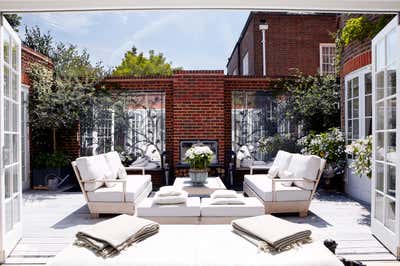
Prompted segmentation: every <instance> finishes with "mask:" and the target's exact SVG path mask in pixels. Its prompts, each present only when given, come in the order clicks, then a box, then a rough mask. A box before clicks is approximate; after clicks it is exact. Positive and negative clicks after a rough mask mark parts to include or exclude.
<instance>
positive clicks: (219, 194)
mask: <svg viewBox="0 0 400 266" xmlns="http://www.w3.org/2000/svg"><path fill="white" fill-rule="evenodd" d="M238 197H240V194H238V193H237V192H236V191H234V190H225V189H220V190H216V191H214V192H213V193H211V195H210V198H212V199H217V198H238Z"/></svg>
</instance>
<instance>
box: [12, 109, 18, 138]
mask: <svg viewBox="0 0 400 266" xmlns="http://www.w3.org/2000/svg"><path fill="white" fill-rule="evenodd" d="M12 106H13V110H12V130H13V131H14V132H17V131H18V125H19V118H18V104H17V103H13V104H12Z"/></svg>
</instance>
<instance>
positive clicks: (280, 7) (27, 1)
mask: <svg viewBox="0 0 400 266" xmlns="http://www.w3.org/2000/svg"><path fill="white" fill-rule="evenodd" d="M151 9H159V10H160V9H238V10H269V11H310V12H314V11H322V12H355V13H357V12H361V13H369V12H372V13H376V12H383V13H397V12H400V1H398V0H365V1H363V0H324V1H321V0H268V1H266V0H247V1H243V0H190V1H187V0H135V1H132V0H62V1H54V0H1V1H0V12H44V11H47V12H50V11H99V10H102V11H105V10H151Z"/></svg>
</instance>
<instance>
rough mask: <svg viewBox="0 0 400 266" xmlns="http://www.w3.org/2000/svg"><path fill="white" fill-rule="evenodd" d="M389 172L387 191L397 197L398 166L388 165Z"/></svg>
mask: <svg viewBox="0 0 400 266" xmlns="http://www.w3.org/2000/svg"><path fill="white" fill-rule="evenodd" d="M387 168H388V173H387V190H386V193H387V194H388V195H389V196H392V197H396V167H395V166H393V165H388V167H387Z"/></svg>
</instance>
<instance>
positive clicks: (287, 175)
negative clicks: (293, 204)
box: [280, 170, 294, 187]
mask: <svg viewBox="0 0 400 266" xmlns="http://www.w3.org/2000/svg"><path fill="white" fill-rule="evenodd" d="M281 178H282V179H293V178H294V174H293V173H292V172H290V171H287V170H286V171H283V174H282V176H281ZM280 183H281V184H282V185H283V186H286V187H290V186H292V185H293V182H290V181H288V182H280Z"/></svg>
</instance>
